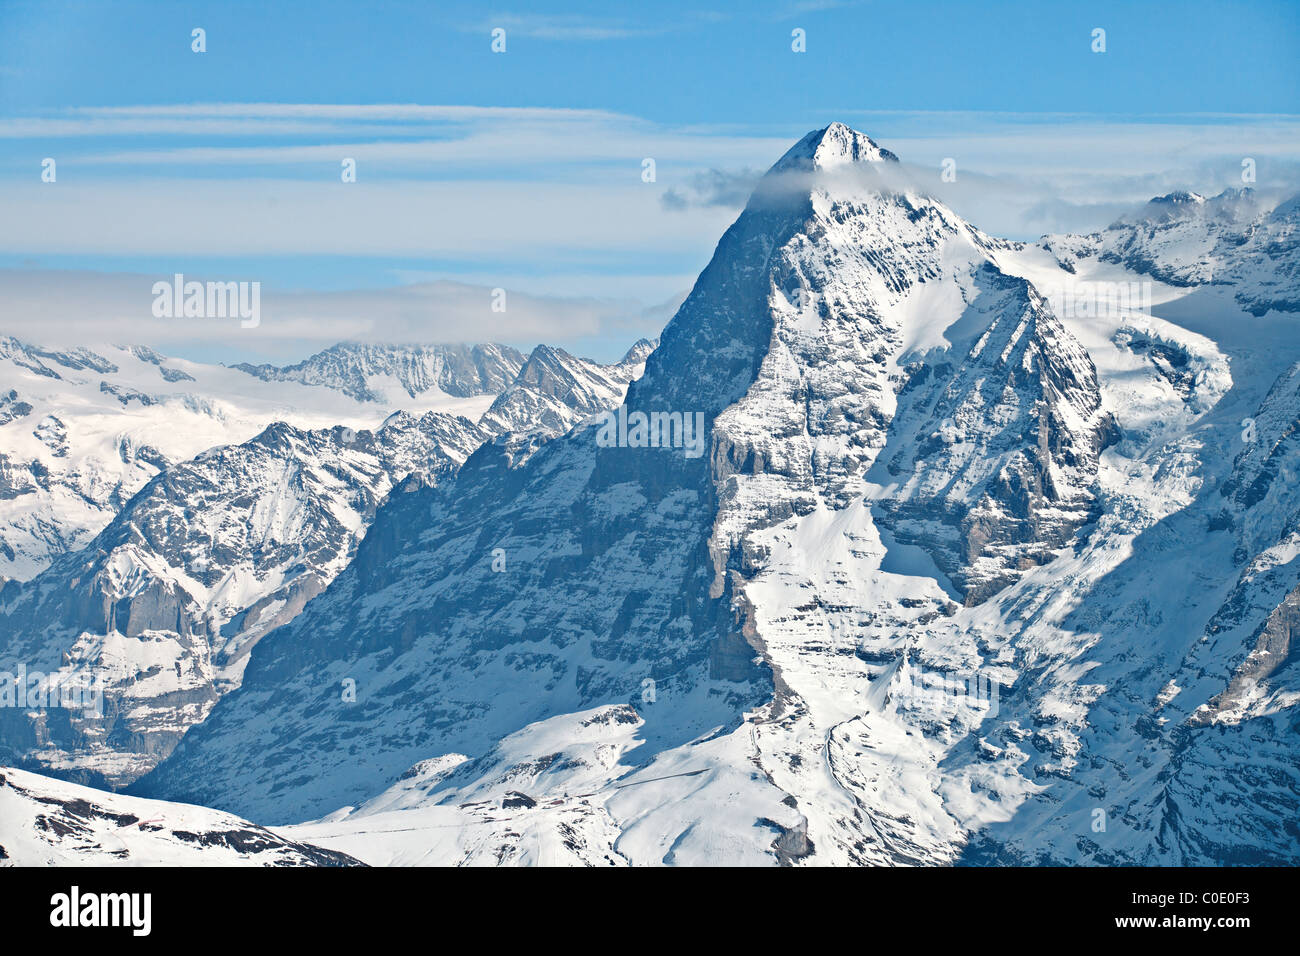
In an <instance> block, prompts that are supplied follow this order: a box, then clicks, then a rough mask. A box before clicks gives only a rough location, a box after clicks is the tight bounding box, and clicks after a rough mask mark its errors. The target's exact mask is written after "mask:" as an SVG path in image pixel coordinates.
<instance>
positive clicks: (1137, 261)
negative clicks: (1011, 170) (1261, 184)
mask: <svg viewBox="0 0 1300 956" xmlns="http://www.w3.org/2000/svg"><path fill="white" fill-rule="evenodd" d="M1043 246H1044V247H1045V248H1047V249H1048V250H1050V251H1051V252H1052V253H1054V254H1055V255H1056V257H1057V258H1058V260H1059V261H1060V263H1061V265H1062V266H1063V267H1064V268H1066V269H1067V270H1070V271H1074V269H1075V267H1076V265H1077V263H1078V260H1079V259H1081V258H1083V259H1087V258H1094V257H1095V258H1096V259H1098V260H1100V261H1101V262H1110V263H1116V264H1118V265H1122V266H1123V267H1124V268H1125V269H1127V270H1129V271H1131V272H1135V273H1138V274H1139V275H1149V276H1151V277H1152V278H1154V279H1158V280H1159V281H1161V282H1163V283H1166V284H1168V285H1172V286H1178V287H1184V288H1191V287H1196V286H1208V285H1221V286H1228V287H1230V288H1231V289H1232V292H1233V295H1234V298H1235V300H1236V302H1237V304H1238V305H1240V306H1241V308H1242V309H1243V310H1245V311H1246V312H1249V313H1250V314H1251V315H1254V316H1262V315H1265V314H1266V313H1268V312H1269V310H1274V311H1277V312H1300V298H1297V296H1296V285H1297V282H1298V281H1300V197H1295V198H1293V199H1291V200H1289V201H1287V202H1283V203H1275V204H1269V203H1266V202H1265V201H1263V200H1262V199H1261V197H1259V196H1258V195H1257V194H1256V193H1255V191H1254V190H1253V189H1251V188H1250V187H1243V188H1240V189H1228V190H1225V191H1223V192H1222V193H1220V194H1219V195H1217V196H1211V197H1208V198H1207V197H1205V196H1201V195H1198V194H1197V193H1191V192H1175V193H1170V194H1169V195H1167V196H1157V197H1156V198H1155V199H1152V200H1151V202H1149V203H1148V204H1147V205H1146V207H1145V208H1144V209H1142V210H1140V211H1139V212H1137V213H1136V214H1134V215H1132V216H1126V217H1124V218H1121V219H1120V220H1119V221H1117V222H1115V223H1113V224H1111V225H1110V226H1109V227H1108V228H1106V229H1105V230H1104V231H1102V232H1099V233H1092V234H1090V235H1086V236H1048V237H1046V238H1045V239H1044V240H1043Z"/></svg>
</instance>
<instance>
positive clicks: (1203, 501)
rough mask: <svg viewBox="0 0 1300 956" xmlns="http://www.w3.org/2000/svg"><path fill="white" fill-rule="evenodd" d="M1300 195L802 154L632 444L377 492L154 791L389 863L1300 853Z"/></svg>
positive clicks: (706, 300) (521, 438)
mask: <svg viewBox="0 0 1300 956" xmlns="http://www.w3.org/2000/svg"><path fill="white" fill-rule="evenodd" d="M1215 204H1217V205H1215ZM1165 207H1176V211H1173V212H1169V213H1167V214H1166V212H1165V211H1163V210H1165ZM1294 208H1295V205H1294V201H1292V202H1289V203H1283V204H1281V205H1278V206H1275V207H1271V208H1270V207H1269V205H1268V204H1267V203H1264V202H1263V201H1262V200H1260V199H1259V198H1258V197H1255V196H1254V195H1253V194H1230V195H1225V196H1224V197H1218V198H1217V199H1215V200H1208V201H1203V202H1202V201H1198V200H1197V199H1196V198H1195V197H1190V194H1189V197H1188V198H1187V199H1186V200H1178V201H1170V202H1156V203H1154V204H1153V206H1152V207H1149V208H1148V209H1146V210H1143V211H1142V212H1141V214H1139V215H1137V216H1135V217H1131V218H1130V219H1127V220H1122V221H1121V223H1119V224H1116V226H1115V227H1112V229H1109V230H1107V231H1106V232H1105V233H1101V234H1098V235H1097V236H1072V237H1046V238H1045V239H1043V240H1042V241H1041V242H1039V243H1034V244H1025V243H1015V242H1007V241H1003V240H998V239H995V238H992V237H989V236H987V235H985V234H984V233H982V232H980V231H979V230H978V229H977V228H976V227H974V226H973V225H971V224H970V223H967V222H966V221H964V220H963V219H962V218H961V217H960V216H959V215H957V214H956V213H955V212H953V211H952V210H951V209H948V208H947V207H946V206H944V205H943V204H942V203H939V202H937V201H935V200H934V199H932V198H930V197H928V196H927V195H926V194H925V193H924V191H923V190H922V189H920V188H918V187H917V186H916V185H915V184H913V183H910V182H908V180H907V179H906V175H905V173H904V171H903V169H902V167H901V164H899V163H898V162H896V160H895V157H894V155H893V154H892V153H891V152H889V151H888V150H886V149H883V148H881V147H880V146H878V145H877V144H876V143H874V142H873V141H872V140H870V139H869V138H868V137H866V136H864V135H863V134H861V133H858V132H856V131H854V130H851V129H849V128H848V127H845V126H843V125H842V124H832V125H831V126H830V127H828V128H826V129H824V130H819V131H816V132H814V133H811V134H809V135H808V136H807V137H805V138H804V139H803V140H801V141H800V142H799V143H797V144H796V145H795V146H794V147H793V148H792V149H791V150H790V151H789V152H788V153H787V154H786V155H785V156H784V157H782V158H781V159H780V160H779V161H778V162H777V163H776V164H775V165H774V166H773V168H772V170H771V171H770V172H769V173H768V175H767V176H766V177H765V178H764V179H763V181H762V182H761V183H760V184H759V186H758V188H757V189H756V191H755V193H754V195H753V197H752V198H751V200H750V202H749V204H748V205H747V206H746V208H745V210H744V212H743V213H742V214H741V215H740V217H739V218H738V219H737V220H736V222H735V223H734V224H733V225H732V227H731V228H730V229H728V230H727V232H726V234H725V235H724V236H723V237H722V239H721V241H720V242H719V244H718V247H717V250H716V251H715V254H714V256H713V258H712V260H711V261H710V263H709V265H708V266H707V268H706V269H705V270H704V272H703V273H702V274H701V275H700V277H699V279H698V281H697V283H696V285H695V287H694V289H693V290H692V292H691V293H690V295H689V296H688V297H687V299H686V300H685V302H684V303H683V304H682V306H681V308H680V309H679V310H678V312H677V314H676V315H675V317H674V318H673V320H672V322H671V323H670V324H669V325H668V326H667V328H665V329H664V332H663V335H662V337H661V340H660V342H659V343H658V345H657V347H655V348H653V350H652V351H650V353H649V355H648V357H647V358H645V367H644V373H643V374H642V375H640V377H637V378H635V380H634V381H631V383H630V385H628V387H627V392H626V396H625V397H624V398H623V399H622V401H623V405H622V407H621V408H620V409H619V413H618V415H616V416H615V417H614V418H615V419H616V420H617V421H618V422H619V423H620V424H619V427H618V429H616V430H614V434H613V436H612V437H611V434H610V431H611V429H610V428H608V427H603V426H602V425H601V424H599V423H598V421H597V420H595V419H592V418H585V419H584V420H578V421H576V422H574V421H569V420H568V414H567V413H561V414H560V415H559V416H558V417H557V418H555V424H556V426H557V427H566V428H568V429H569V430H568V431H567V432H566V433H564V434H563V435H559V436H558V437H554V438H549V440H547V439H548V436H547V435H546V434H545V433H544V432H543V433H541V434H537V435H533V436H531V437H530V436H529V434H528V432H527V429H526V428H525V429H523V430H522V431H515V432H514V433H513V434H512V435H505V436H500V437H498V438H496V439H495V440H493V441H488V442H485V443H483V444H482V445H480V446H479V447H478V448H477V449H476V450H475V451H474V452H473V453H472V454H471V455H470V456H469V457H468V459H467V460H466V461H465V463H464V465H463V466H461V467H460V469H459V470H458V471H456V472H455V473H454V474H448V475H447V476H446V477H445V478H443V479H442V480H440V481H438V482H436V483H433V484H427V483H416V482H411V483H409V484H408V485H406V486H403V490H404V491H406V492H408V493H399V494H392V495H390V496H389V497H388V499H387V500H386V501H385V502H384V503H383V504H382V505H381V506H380V507H379V508H378V510H377V511H376V513H375V516H374V520H373V523H372V525H371V526H370V528H369V531H368V532H367V534H366V536H365V538H364V540H362V541H361V543H360V545H359V546H358V547H357V549H356V553H355V557H354V558H353V559H352V560H351V561H350V563H348V564H347V566H346V567H345V568H344V569H343V570H342V571H340V572H339V573H338V574H337V576H335V577H334V579H333V580H332V582H331V583H330V584H329V586H328V587H327V588H325V590H324V591H323V592H322V593H320V594H319V595H317V596H316V597H315V598H313V599H312V600H311V601H310V602H309V603H307V605H306V606H305V608H304V609H303V610H302V612H301V613H300V614H298V615H297V616H296V617H295V618H294V619H293V620H292V621H289V622H288V623H285V624H283V625H282V626H280V627H278V628H276V629H275V630H274V631H272V632H271V633H270V634H268V635H266V636H265V637H264V638H263V639H262V640H260V642H258V643H257V645H256V647H255V648H254V649H253V651H252V652H251V653H250V654H249V655H248V658H247V665H246V667H245V669H244V672H243V680H242V683H241V685H240V686H239V687H238V689H235V690H232V691H231V692H230V693H228V694H226V695H225V696H223V697H222V698H221V699H220V700H219V701H218V702H217V703H216V705H215V706H213V707H212V709H211V713H210V714H209V715H208V717H207V719H206V720H204V721H203V722H202V723H199V724H197V725H196V726H193V727H192V728H191V729H190V731H189V732H188V733H187V734H186V735H185V737H184V738H183V739H182V740H181V742H180V744H179V745H178V746H177V747H176V748H175V750H174V751H173V752H172V753H171V754H170V756H168V757H167V759H165V760H163V761H162V762H161V763H159V764H158V766H157V767H155V768H154V769H153V770H152V771H151V772H150V773H149V774H147V775H146V776H145V777H144V778H143V779H141V780H140V781H138V782H137V783H136V784H135V785H134V791H133V792H136V793H139V794H140V795H142V796H147V797H155V798H164V799H166V800H170V801H188V802H196V803H201V804H204V805H208V806H213V807H220V808H222V809H223V810H227V811H231V812H235V813H238V814H240V815H241V816H243V817H247V818H249V819H254V820H258V821H260V822H262V823H264V824H295V825H294V826H291V827H286V828H285V829H284V830H283V833H284V835H285V836H286V837H287V838H289V839H293V840H300V841H304V842H306V843H309V844H312V845H315V846H319V847H328V848H331V849H333V850H336V851H338V852H341V853H345V854H347V855H349V856H352V857H355V858H357V859H359V860H362V861H363V862H367V863H374V864H391V863H480V862H483V863H497V864H501V863H523V864H528V863H533V864H536V863H588V864H596V865H622V864H629V863H630V864H636V865H641V864H693V863H698V864H717V863H743V864H750V863H754V864H761V863H768V864H804V865H819V864H847V863H871V864H905V863H924V864H936V863H946V864H951V863H968V864H983V863H1000V862H1017V863H1060V864H1080V863H1084V864H1086V863H1110V864H1170V863H1191V864H1216V863H1217V864H1222V863H1260V862H1265V863H1285V864H1290V865H1294V864H1295V863H1297V862H1300V830H1297V823H1296V815H1295V806H1296V803H1295V794H1296V792H1298V791H1300V709H1298V707H1297V705H1300V666H1297V661H1298V660H1300V656H1298V655H1297V652H1296V644H1295V641H1294V640H1293V634H1294V631H1295V628H1296V622H1297V620H1300V617H1297V608H1300V490H1298V489H1297V483H1296V481H1295V474H1296V470H1297V469H1298V468H1300V445H1298V444H1297V441H1298V440H1300V439H1298V438H1297V435H1300V361H1298V360H1300V348H1297V345H1298V344H1300V333H1298V332H1297V326H1296V324H1295V322H1296V317H1295V315H1294V314H1293V312H1294V310H1293V309H1292V308H1291V307H1290V305H1289V304H1290V303H1293V302H1295V301H1297V299H1300V289H1297V286H1296V276H1295V273H1294V270H1293V269H1292V267H1291V266H1290V265H1289V263H1290V262H1291V261H1292V258H1293V256H1294V248H1295V247H1294V241H1293V240H1294V233H1293V232H1292V231H1291V227H1290V225H1288V224H1289V223H1290V222H1291V221H1292V219H1293V216H1294ZM1216 210H1217V211H1216ZM1134 283H1137V284H1138V288H1139V293H1138V294H1137V296H1136V297H1132V296H1129V295H1128V293H1129V292H1130V291H1131V290H1132V289H1133V284H1134ZM1144 283H1145V284H1144ZM1117 288H1120V289H1122V290H1124V293H1125V296H1124V297H1123V298H1121V299H1119V300H1115V299H1114V298H1113V297H1111V295H1110V293H1111V292H1113V291H1114V290H1115V289H1117ZM1099 293H1101V294H1100V295H1099ZM1099 302H1104V303H1105V304H1104V305H1102V306H1100V307H1099V306H1098V303H1099ZM1081 303H1084V304H1085V305H1083V306H1082V307H1081ZM642 351H643V352H644V349H643V350H642ZM639 357H640V356H639V355H630V356H629V357H628V359H626V360H625V361H624V363H621V364H623V365H627V364H636V362H635V361H634V360H636V359H639ZM534 359H536V362H535V363H534V362H533V360H534ZM529 364H532V365H533V367H534V370H533V371H531V372H529V371H527V368H528V366H527V365H524V366H521V367H522V368H523V369H525V372H524V373H522V374H521V376H520V377H521V378H522V379H525V381H523V382H520V383H518V385H517V390H516V391H515V393H514V397H513V398H512V399H507V398H506V395H503V396H502V398H501V399H498V400H497V401H498V402H499V403H502V404H503V405H504V404H505V403H507V402H514V403H516V404H517V405H519V406H522V407H524V408H526V409H532V410H533V415H534V420H536V419H538V418H545V417H547V415H548V414H549V412H548V409H549V406H548V404H547V403H546V402H545V400H544V397H545V396H550V397H555V396H556V395H569V396H572V397H573V402H572V403H570V405H569V407H570V408H577V407H578V406H579V405H582V403H583V401H584V399H583V396H588V395H592V396H597V397H599V396H601V395H609V394H611V393H614V392H616V391H618V390H619V389H620V377H621V375H622V374H623V373H618V374H614V373H612V372H609V371H603V372H600V374H599V375H597V374H594V373H593V372H592V370H591V369H589V368H587V367H586V366H584V365H583V364H582V363H580V362H578V361H574V360H571V357H567V358H566V357H564V356H562V355H560V354H559V353H558V352H551V351H549V350H547V351H542V350H539V351H538V352H535V353H534V355H533V356H532V357H530V360H529ZM628 377H629V378H631V377H632V376H630V375H629V376H628ZM602 379H603V380H604V382H605V384H602ZM506 394H510V393H509V392H507V393H506ZM598 404H599V400H598V399H597V401H595V402H594V403H593V404H592V405H591V406H590V408H591V409H594V408H596V407H597V405H598ZM586 411H587V407H586V406H584V413H583V414H584V415H585V414H586ZM498 414H499V416H500V417H501V420H502V421H503V422H510V421H511V420H512V419H511V417H510V416H511V415H512V414H513V412H510V411H509V410H502V409H498ZM674 415H675V416H677V417H676V419H675V420H676V422H677V428H676V432H675V433H674V431H673V430H672V426H671V424H670V423H671V422H673V421H674V419H673V418H672V416H674ZM697 415H698V416H699V418H698V420H699V422H700V423H701V427H702V428H703V429H704V432H705V436H706V439H705V444H704V449H703V450H704V452H705V453H704V454H702V455H699V456H695V455H693V454H692V453H691V452H690V448H691V447H692V445H691V443H690V441H688V440H687V438H688V436H687V435H686V434H685V431H686V429H687V428H688V427H690V425H688V423H692V424H693V423H694V422H695V421H696V416H697ZM528 418H529V416H528V415H523V416H521V420H526V419H528ZM655 422H659V423H660V424H661V425H662V429H663V430H662V431H660V432H659V433H658V434H656V436H655V437H656V439H658V440H654V441H651V440H647V439H646V430H647V426H648V425H649V424H650V423H655ZM303 820H310V821H311V822H308V823H301V822H300V821H303Z"/></svg>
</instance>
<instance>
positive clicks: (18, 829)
mask: <svg viewBox="0 0 1300 956" xmlns="http://www.w3.org/2000/svg"><path fill="white" fill-rule="evenodd" d="M0 821H3V822H4V826H3V829H0V866H185V865H190V866H357V865H358V861H356V860H354V859H352V858H351V857H348V856H347V855H345V854H342V853H338V852H335V851H332V850H325V849H322V848H321V847H317V846H312V845H310V844H306V843H297V842H294V841H293V840H291V839H287V838H286V837H284V836H282V835H280V834H278V833H275V832H273V831H271V830H268V829H266V828H265V827H260V826H257V825H256V824H254V823H249V822H248V821H247V820H241V819H239V818H238V817H234V816H231V815H230V814H228V813H220V812H218V811H216V810H209V809H208V808H207V807H187V806H183V805H181V804H174V803H166V802H163V801H160V800H140V799H137V798H135V797H126V796H122V795H120V794H110V793H104V792H103V791H101V790H92V789H91V788H89V787H81V786H77V785H76V784H72V783H66V782H64V781H62V780H52V779H50V778H49V777H42V776H39V775H37V774H34V773H27V772H25V771H22V770H14V769H13V768H12V767H0Z"/></svg>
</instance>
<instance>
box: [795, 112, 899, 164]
mask: <svg viewBox="0 0 1300 956" xmlns="http://www.w3.org/2000/svg"><path fill="white" fill-rule="evenodd" d="M886 161H887V162H894V163H896V162H898V157H897V156H895V155H894V154H893V153H891V152H890V151H889V150H887V149H884V148H882V147H881V146H879V145H877V144H876V143H875V142H874V141H873V140H872V139H871V137H869V136H867V135H866V134H865V133H860V132H858V131H857V130H855V129H853V128H851V127H849V126H845V125H844V124H843V123H831V125H830V126H827V127H826V128H825V129H819V130H813V131H812V132H811V133H809V134H808V135H807V136H805V137H804V138H803V139H801V140H799V142H797V143H795V144H794V146H792V147H791V148H790V150H789V152H787V153H786V154H785V155H784V156H782V157H781V158H780V159H779V160H778V161H777V163H776V165H775V166H773V167H772V171H773V172H784V171H788V170H803V171H812V170H826V169H834V168H837V167H840V166H848V165H851V164H853V163H879V162H886Z"/></svg>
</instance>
